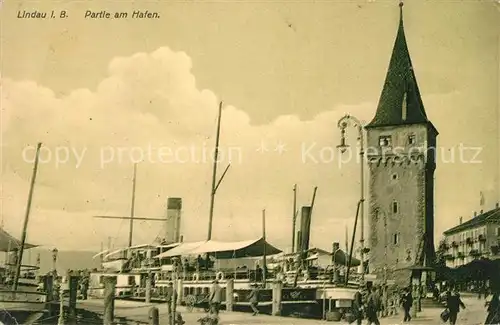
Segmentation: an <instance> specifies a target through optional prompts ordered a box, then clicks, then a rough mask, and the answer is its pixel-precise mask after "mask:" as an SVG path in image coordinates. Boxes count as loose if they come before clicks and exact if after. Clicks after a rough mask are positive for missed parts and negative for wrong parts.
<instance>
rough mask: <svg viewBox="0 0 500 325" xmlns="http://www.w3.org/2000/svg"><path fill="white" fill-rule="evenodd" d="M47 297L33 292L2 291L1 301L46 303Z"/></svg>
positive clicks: (0, 294) (0, 292)
mask: <svg viewBox="0 0 500 325" xmlns="http://www.w3.org/2000/svg"><path fill="white" fill-rule="evenodd" d="M46 299H47V295H46V294H45V293H41V292H31V291H10V290H4V291H0V301H2V302H45V301H46Z"/></svg>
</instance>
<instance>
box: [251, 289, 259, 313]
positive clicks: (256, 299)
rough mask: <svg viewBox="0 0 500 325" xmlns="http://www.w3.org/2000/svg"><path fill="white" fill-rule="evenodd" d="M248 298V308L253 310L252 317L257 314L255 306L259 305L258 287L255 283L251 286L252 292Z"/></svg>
mask: <svg viewBox="0 0 500 325" xmlns="http://www.w3.org/2000/svg"><path fill="white" fill-rule="evenodd" d="M248 298H249V302H250V307H251V308H252V310H253V314H252V316H255V315H257V314H258V313H259V310H258V309H257V305H258V304H259V286H258V285H257V284H256V283H254V284H252V291H251V292H250V295H249V296H248Z"/></svg>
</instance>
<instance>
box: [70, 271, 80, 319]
mask: <svg viewBox="0 0 500 325" xmlns="http://www.w3.org/2000/svg"><path fill="white" fill-rule="evenodd" d="M78 281H79V277H78V276H76V275H74V274H71V273H70V274H69V275H68V282H69V310H68V317H69V324H70V325H73V324H76V299H77V296H78Z"/></svg>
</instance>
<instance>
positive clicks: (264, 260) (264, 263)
mask: <svg viewBox="0 0 500 325" xmlns="http://www.w3.org/2000/svg"><path fill="white" fill-rule="evenodd" d="M262 238H263V239H264V250H263V252H262V253H263V254H262V274H263V283H264V288H265V286H266V281H267V277H266V275H267V251H266V246H267V241H266V210H265V209H264V210H262Z"/></svg>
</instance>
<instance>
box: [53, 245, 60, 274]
mask: <svg viewBox="0 0 500 325" xmlns="http://www.w3.org/2000/svg"><path fill="white" fill-rule="evenodd" d="M58 252H59V251H58V250H57V248H54V249H53V250H52V271H54V273H55V272H57V267H56V265H57V253H58Z"/></svg>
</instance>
